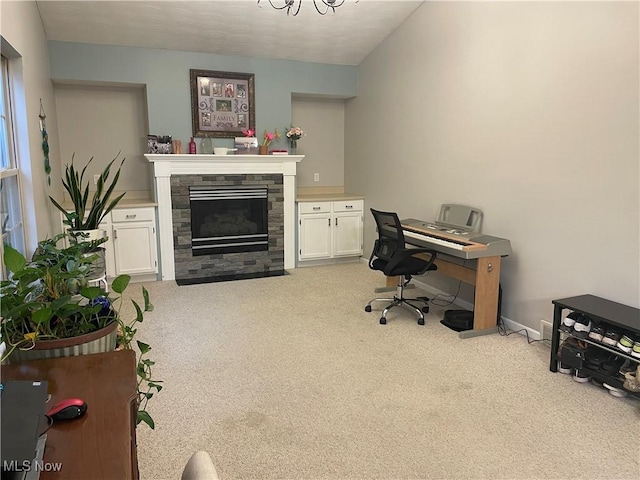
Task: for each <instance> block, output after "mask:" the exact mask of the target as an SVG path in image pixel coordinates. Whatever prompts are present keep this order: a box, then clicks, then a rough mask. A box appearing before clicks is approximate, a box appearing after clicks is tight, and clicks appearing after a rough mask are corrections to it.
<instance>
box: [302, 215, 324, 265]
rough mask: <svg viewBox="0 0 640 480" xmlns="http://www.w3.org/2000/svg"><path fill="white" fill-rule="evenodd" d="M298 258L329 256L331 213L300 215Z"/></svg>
mask: <svg viewBox="0 0 640 480" xmlns="http://www.w3.org/2000/svg"><path fill="white" fill-rule="evenodd" d="M299 235H300V240H299V241H300V248H299V250H298V254H299V259H300V260H310V259H314V258H329V257H331V214H329V213H326V214H325V213H318V214H314V215H300V234H299Z"/></svg>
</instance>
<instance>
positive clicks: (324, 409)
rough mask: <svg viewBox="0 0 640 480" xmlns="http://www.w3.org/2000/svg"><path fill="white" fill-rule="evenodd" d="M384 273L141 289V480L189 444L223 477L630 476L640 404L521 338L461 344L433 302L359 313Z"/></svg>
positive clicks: (634, 473) (359, 270)
mask: <svg viewBox="0 0 640 480" xmlns="http://www.w3.org/2000/svg"><path fill="white" fill-rule="evenodd" d="M383 283H384V279H383V278H382V277H381V276H380V275H379V274H378V273H376V272H372V271H370V270H369V269H368V268H367V267H366V265H364V264H347V265H334V266H323V267H311V268H302V269H296V270H292V271H291V274H290V275H286V276H283V277H273V278H265V279H255V280H242V281H236V282H225V283H211V284H204V285H193V286H184V287H178V286H176V285H175V283H174V282H156V283H149V284H146V285H145V286H146V287H147V288H148V290H149V293H150V296H151V301H152V303H153V304H154V305H155V310H154V312H152V313H149V314H147V315H146V319H145V322H144V324H143V325H141V328H140V334H139V338H140V339H141V340H144V341H147V342H148V343H150V344H151V346H152V348H153V351H152V355H151V357H152V358H153V359H154V360H155V361H156V362H157V365H156V367H155V374H156V376H157V377H158V378H160V379H162V380H164V386H165V388H164V390H163V391H162V392H161V393H160V394H158V395H157V396H156V397H154V398H153V399H152V400H151V402H150V404H149V409H150V411H151V414H152V415H153V417H154V419H155V422H156V429H155V430H154V431H152V430H150V429H148V428H147V427H145V426H140V427H139V428H138V461H139V466H140V474H141V477H142V479H143V480H160V479H178V478H180V473H181V470H182V468H183V466H184V464H185V463H186V461H187V459H188V458H189V456H190V455H191V454H192V453H193V452H195V451H196V450H206V451H208V452H209V453H210V454H211V457H212V458H213V460H214V462H215V464H216V468H217V470H218V474H219V475H220V478H221V479H240V478H242V479H412V478H439V479H462V478H473V479H476V478H478V479H479V478H486V479H489V478H491V479H494V478H519V479H534V478H541V479H542V478H544V479H551V478H553V479H557V478H563V479H564V478H576V479H577V478H580V479H586V478H594V479H595V478H598V479H602V478H611V479H614V478H615V479H623V478H625V479H626V478H629V479H631V478H634V479H637V478H639V477H640V461H639V457H640V401H637V400H635V399H630V398H625V399H618V398H615V397H613V396H611V395H609V394H608V393H607V390H605V389H603V388H598V387H596V386H594V385H591V384H580V383H577V382H575V381H573V380H572V378H571V376H569V375H563V374H560V373H557V374H552V373H550V372H549V370H548V358H549V349H548V347H545V346H544V345H541V344H540V343H534V344H531V345H529V344H527V341H526V338H525V337H522V336H520V335H511V336H509V337H502V336H500V335H497V334H494V335H489V336H484V337H478V338H472V339H466V340H461V339H459V338H458V336H457V334H456V333H455V332H453V331H451V330H449V329H447V328H446V327H444V326H442V325H441V324H440V323H439V320H440V318H442V312H441V309H440V308H438V307H432V311H431V313H430V314H429V315H428V316H427V319H426V325H425V326H424V327H420V326H418V325H417V322H416V320H415V318H414V316H413V315H412V314H411V313H410V312H408V311H405V310H398V309H394V310H393V311H392V313H390V314H389V317H388V320H389V323H388V324H387V325H386V326H381V325H379V324H378V318H379V312H377V311H375V310H374V312H372V313H366V312H364V309H363V307H364V305H365V304H366V303H367V301H368V300H369V299H370V298H372V297H374V296H375V294H374V288H375V287H376V286H381V285H382V284H383ZM132 287H133V288H130V289H129V290H133V291H136V292H137V291H138V290H139V288H137V286H136V285H132ZM416 292H417V293H421V292H419V291H416V290H413V291H411V292H410V293H412V294H415V293H416ZM136 295H137V293H136Z"/></svg>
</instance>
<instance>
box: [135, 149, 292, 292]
mask: <svg viewBox="0 0 640 480" xmlns="http://www.w3.org/2000/svg"><path fill="white" fill-rule="evenodd" d="M145 156H146V157H147V159H148V160H149V161H150V162H153V166H154V177H155V190H156V198H157V202H158V234H159V242H160V267H161V274H162V280H176V281H178V282H179V283H198V282H200V281H216V280H230V279H234V278H249V277H252V276H268V275H274V274H282V273H283V270H284V269H287V268H293V267H295V175H296V166H297V162H299V161H300V160H301V159H302V158H303V156H298V155H283V156H275V155H238V156H235V155H228V156H221V155H145ZM218 185H266V186H267V187H268V190H269V192H268V205H269V206H268V208H269V212H268V225H269V249H268V251H259V252H243V253H230V254H227V253H224V254H215V255H201V256H193V255H192V254H191V224H190V222H191V219H190V213H189V186H218Z"/></svg>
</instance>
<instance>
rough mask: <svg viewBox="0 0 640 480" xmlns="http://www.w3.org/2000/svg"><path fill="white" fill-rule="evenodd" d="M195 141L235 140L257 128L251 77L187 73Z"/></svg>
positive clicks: (217, 73) (253, 81)
mask: <svg viewBox="0 0 640 480" xmlns="http://www.w3.org/2000/svg"><path fill="white" fill-rule="evenodd" d="M189 76H190V79H191V117H192V120H193V136H194V137H219V138H234V137H238V136H240V135H242V131H243V130H247V129H248V128H251V127H254V128H255V124H256V112H255V107H254V105H255V98H254V96H255V86H254V83H255V76H254V74H253V73H237V72H216V71H212V70H189Z"/></svg>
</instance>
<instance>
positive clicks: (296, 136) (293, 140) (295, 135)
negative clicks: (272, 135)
mask: <svg viewBox="0 0 640 480" xmlns="http://www.w3.org/2000/svg"><path fill="white" fill-rule="evenodd" d="M304 135H306V133H304V130H302V129H301V128H300V127H294V126H291V127H289V128H288V129H287V133H286V136H287V138H288V139H289V145H291V153H293V154H295V153H296V149H297V148H298V140H300V139H301V138H302V137H303V136H304Z"/></svg>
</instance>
